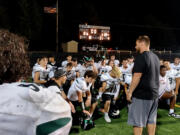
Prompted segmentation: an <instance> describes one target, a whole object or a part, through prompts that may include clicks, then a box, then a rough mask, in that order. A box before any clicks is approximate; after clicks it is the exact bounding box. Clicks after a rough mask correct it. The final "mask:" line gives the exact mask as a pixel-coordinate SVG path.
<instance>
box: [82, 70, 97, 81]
mask: <svg viewBox="0 0 180 135" xmlns="http://www.w3.org/2000/svg"><path fill="white" fill-rule="evenodd" d="M86 76H87V77H91V78H93V79H96V77H97V74H96V73H94V72H93V71H92V70H87V71H86V72H85V74H84V77H86Z"/></svg>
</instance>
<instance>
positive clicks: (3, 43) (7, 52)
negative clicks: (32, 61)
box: [0, 29, 31, 83]
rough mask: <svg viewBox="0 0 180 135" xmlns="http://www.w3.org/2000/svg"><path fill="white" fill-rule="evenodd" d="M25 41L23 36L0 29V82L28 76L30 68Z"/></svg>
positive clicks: (14, 80) (13, 80)
mask: <svg viewBox="0 0 180 135" xmlns="http://www.w3.org/2000/svg"><path fill="white" fill-rule="evenodd" d="M26 41H27V39H26V38H25V37H22V36H18V35H16V34H13V33H11V32H9V31H8V30H4V29H0V67H1V68H0V83H3V82H9V83H10V82H16V81H18V80H19V79H20V78H21V77H23V78H27V77H29V75H30V72H31V70H30V65H29V58H28V56H27V54H26V49H27V48H28V43H27V42H26Z"/></svg>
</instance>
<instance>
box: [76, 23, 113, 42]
mask: <svg viewBox="0 0 180 135" xmlns="http://www.w3.org/2000/svg"><path fill="white" fill-rule="evenodd" d="M79 39H81V40H110V27H106V26H95V25H82V24H80V25H79Z"/></svg>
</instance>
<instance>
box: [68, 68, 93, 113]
mask: <svg viewBox="0 0 180 135" xmlns="http://www.w3.org/2000/svg"><path fill="white" fill-rule="evenodd" d="M95 78H96V74H95V73H94V72H93V71H86V72H85V74H84V77H80V78H77V79H76V80H75V81H74V82H73V84H72V85H71V87H70V89H69V91H68V96H67V97H68V99H69V100H70V101H71V102H72V103H73V104H74V106H75V108H76V107H77V106H80V107H81V109H82V112H83V113H84V114H86V115H88V116H89V115H90V113H89V111H87V110H86V109H85V107H90V106H91V92H90V87H91V85H92V83H93V82H94V80H95ZM83 95H87V96H86V97H87V99H86V101H85V104H84V100H83Z"/></svg>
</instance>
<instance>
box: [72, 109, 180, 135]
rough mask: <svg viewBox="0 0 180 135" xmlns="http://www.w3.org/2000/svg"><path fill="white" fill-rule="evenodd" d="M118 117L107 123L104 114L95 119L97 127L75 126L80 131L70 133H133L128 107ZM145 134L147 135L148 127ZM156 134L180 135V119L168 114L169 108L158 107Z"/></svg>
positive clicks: (177, 110)
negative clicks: (83, 128)
mask: <svg viewBox="0 0 180 135" xmlns="http://www.w3.org/2000/svg"><path fill="white" fill-rule="evenodd" d="M175 110H176V113H177V114H180V108H176V109H175ZM120 114H121V116H120V118H118V119H111V120H112V122H111V123H110V124H108V123H106V122H105V120H104V118H103V116H102V117H100V118H99V119H97V120H95V125H96V126H95V128H93V129H91V130H88V131H83V130H82V129H81V128H80V127H78V126H77V127H74V128H76V130H78V132H76V133H73V132H72V133H70V135H132V134H133V130H132V127H131V126H129V125H127V109H126V108H124V109H122V110H121V112H120ZM143 135H147V132H146V129H144V131H143ZM156 135H180V119H175V118H172V117H169V116H168V110H165V109H158V119H157V129H156Z"/></svg>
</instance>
